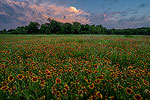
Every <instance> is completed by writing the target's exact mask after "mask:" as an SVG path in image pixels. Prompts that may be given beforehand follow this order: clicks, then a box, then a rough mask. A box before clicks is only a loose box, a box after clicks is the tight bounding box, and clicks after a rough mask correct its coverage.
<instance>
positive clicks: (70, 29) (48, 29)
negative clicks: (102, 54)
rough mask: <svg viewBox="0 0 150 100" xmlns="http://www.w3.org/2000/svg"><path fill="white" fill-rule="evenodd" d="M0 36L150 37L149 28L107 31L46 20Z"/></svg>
mask: <svg viewBox="0 0 150 100" xmlns="http://www.w3.org/2000/svg"><path fill="white" fill-rule="evenodd" d="M0 34H112V35H114V34H116V35H150V27H143V28H136V29H107V28H105V27H103V26H102V25H88V24H86V25H83V24H80V23H79V22H74V23H72V24H71V23H61V22H58V21H56V20H53V19H50V18H49V19H48V23H45V24H42V25H40V24H39V23H37V22H31V23H30V24H29V25H27V26H21V27H17V28H16V29H10V30H8V31H7V30H6V29H4V30H1V31H0Z"/></svg>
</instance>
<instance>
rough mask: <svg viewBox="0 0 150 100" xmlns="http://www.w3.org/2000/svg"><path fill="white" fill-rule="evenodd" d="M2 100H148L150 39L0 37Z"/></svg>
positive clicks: (55, 36) (144, 37)
mask: <svg viewBox="0 0 150 100" xmlns="http://www.w3.org/2000/svg"><path fill="white" fill-rule="evenodd" d="M0 99H1V100H56V99H58V100H61V99H62V100H96V99H97V100H133V99H135V100H150V36H138V35H137V36H123V35H120V36H119V35H118V36H117V35H0Z"/></svg>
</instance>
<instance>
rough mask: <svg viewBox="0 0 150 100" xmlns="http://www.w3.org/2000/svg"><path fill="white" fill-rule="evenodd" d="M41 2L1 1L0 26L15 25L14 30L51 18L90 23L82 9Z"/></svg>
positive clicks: (31, 0)
mask: <svg viewBox="0 0 150 100" xmlns="http://www.w3.org/2000/svg"><path fill="white" fill-rule="evenodd" d="M39 1H41V0H26V1H22V0H21V1H18V0H17V1H14V0H0V26H2V25H3V27H4V26H5V27H6V28H8V27H10V26H12V24H13V27H12V28H16V27H17V26H20V25H26V24H28V23H29V22H31V21H36V22H39V23H45V22H46V21H47V18H49V17H50V18H53V19H55V20H57V21H61V22H74V21H78V22H81V23H89V20H87V19H86V16H87V15H89V13H86V12H85V11H83V10H81V9H77V8H75V7H72V6H70V7H67V6H60V5H57V3H52V2H50V1H48V0H43V1H41V2H39ZM46 1H47V2H46ZM64 16H65V19H64ZM3 27H0V29H2V28H3Z"/></svg>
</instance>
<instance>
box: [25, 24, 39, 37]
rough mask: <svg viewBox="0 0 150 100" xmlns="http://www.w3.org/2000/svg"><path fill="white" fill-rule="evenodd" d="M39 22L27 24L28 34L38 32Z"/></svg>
mask: <svg viewBox="0 0 150 100" xmlns="http://www.w3.org/2000/svg"><path fill="white" fill-rule="evenodd" d="M39 27H40V24H39V23H37V22H30V24H29V25H28V34H38V33H39Z"/></svg>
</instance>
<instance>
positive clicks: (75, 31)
mask: <svg viewBox="0 0 150 100" xmlns="http://www.w3.org/2000/svg"><path fill="white" fill-rule="evenodd" d="M72 28H73V34H80V30H81V24H80V23H79V22H73V24H72Z"/></svg>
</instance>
